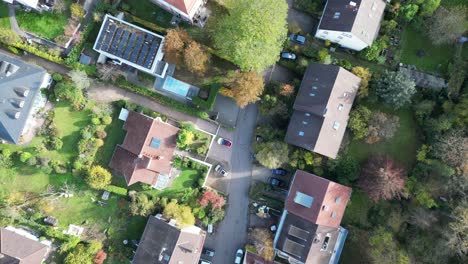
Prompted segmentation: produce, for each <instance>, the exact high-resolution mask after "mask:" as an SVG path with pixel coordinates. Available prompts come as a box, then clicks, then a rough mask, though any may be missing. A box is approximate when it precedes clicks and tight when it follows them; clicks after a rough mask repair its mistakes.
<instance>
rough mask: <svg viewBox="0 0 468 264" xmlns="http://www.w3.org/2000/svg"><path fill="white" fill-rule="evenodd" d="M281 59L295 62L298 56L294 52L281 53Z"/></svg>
mask: <svg viewBox="0 0 468 264" xmlns="http://www.w3.org/2000/svg"><path fill="white" fill-rule="evenodd" d="M281 58H282V59H287V60H295V59H296V54H294V53H292V52H287V51H285V52H281Z"/></svg>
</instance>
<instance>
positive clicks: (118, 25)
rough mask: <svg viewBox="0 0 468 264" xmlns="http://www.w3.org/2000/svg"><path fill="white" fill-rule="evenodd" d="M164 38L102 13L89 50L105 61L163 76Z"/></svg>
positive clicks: (165, 65)
mask: <svg viewBox="0 0 468 264" xmlns="http://www.w3.org/2000/svg"><path fill="white" fill-rule="evenodd" d="M163 45H164V37H163V36H161V35H158V34H156V33H153V32H151V31H148V30H146V29H144V28H141V27H138V26H136V25H133V24H130V23H128V22H126V21H124V20H122V19H119V18H116V17H114V16H111V15H109V14H106V15H105V17H104V20H103V22H102V26H101V29H100V31H99V34H98V37H97V39H96V42H95V43H94V47H93V49H94V50H95V51H97V52H99V53H100V54H101V56H100V57H99V59H98V62H102V63H104V62H105V61H106V59H107V58H109V59H112V60H113V61H114V63H116V64H121V63H124V64H126V65H129V66H131V67H133V68H135V69H137V70H140V71H143V72H145V73H148V74H151V75H154V76H158V77H164V76H165V74H166V70H167V63H166V62H164V61H163V60H162V59H163V56H164V53H163Z"/></svg>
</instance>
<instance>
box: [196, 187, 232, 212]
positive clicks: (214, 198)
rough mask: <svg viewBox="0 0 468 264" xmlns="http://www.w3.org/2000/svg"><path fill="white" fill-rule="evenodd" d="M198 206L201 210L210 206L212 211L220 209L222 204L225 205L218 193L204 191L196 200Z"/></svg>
mask: <svg viewBox="0 0 468 264" xmlns="http://www.w3.org/2000/svg"><path fill="white" fill-rule="evenodd" d="M198 204H199V205H200V206H201V207H202V208H206V207H208V206H210V207H211V208H212V209H221V208H223V206H224V204H226V200H225V199H224V197H223V196H221V195H220V194H219V193H217V192H215V191H212V190H206V191H204V192H203V194H202V197H201V198H200V199H199V200H198Z"/></svg>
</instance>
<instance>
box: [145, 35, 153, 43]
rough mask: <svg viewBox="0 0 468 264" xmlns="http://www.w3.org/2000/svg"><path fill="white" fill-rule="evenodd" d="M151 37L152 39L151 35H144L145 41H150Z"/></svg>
mask: <svg viewBox="0 0 468 264" xmlns="http://www.w3.org/2000/svg"><path fill="white" fill-rule="evenodd" d="M152 39H153V36H151V35H150V34H147V35H146V41H147V42H150V41H151V40H152Z"/></svg>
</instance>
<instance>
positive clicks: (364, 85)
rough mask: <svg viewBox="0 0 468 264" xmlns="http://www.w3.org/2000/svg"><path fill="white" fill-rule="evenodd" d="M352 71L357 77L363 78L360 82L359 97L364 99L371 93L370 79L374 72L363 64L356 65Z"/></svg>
mask: <svg viewBox="0 0 468 264" xmlns="http://www.w3.org/2000/svg"><path fill="white" fill-rule="evenodd" d="M351 72H352V73H354V74H355V75H356V76H357V77H359V78H361V83H360V84H359V91H358V94H357V96H358V98H360V99H362V98H365V97H367V96H368V95H369V81H370V79H371V77H372V73H371V72H370V71H369V69H368V68H364V67H361V66H355V67H353V68H352V69H351Z"/></svg>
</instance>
